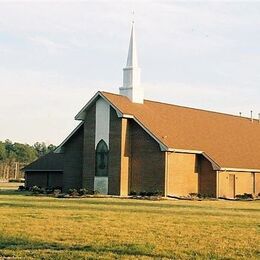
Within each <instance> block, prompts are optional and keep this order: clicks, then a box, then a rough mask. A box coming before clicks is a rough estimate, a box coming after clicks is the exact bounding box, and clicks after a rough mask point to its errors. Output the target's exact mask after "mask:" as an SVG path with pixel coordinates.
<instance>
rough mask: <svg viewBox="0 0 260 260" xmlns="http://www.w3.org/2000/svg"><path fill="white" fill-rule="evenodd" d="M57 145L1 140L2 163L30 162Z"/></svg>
mask: <svg viewBox="0 0 260 260" xmlns="http://www.w3.org/2000/svg"><path fill="white" fill-rule="evenodd" d="M55 148H56V146H55V145H53V144H50V145H47V144H46V143H45V142H36V143H35V144H33V145H29V144H22V143H17V142H14V143H13V142H12V141H10V140H9V139H7V140H5V141H4V142H2V141H0V163H11V162H19V163H23V164H29V163H31V162H33V161H34V160H36V159H37V158H39V157H41V156H43V155H45V154H47V153H49V152H51V151H53V150H54V149H55Z"/></svg>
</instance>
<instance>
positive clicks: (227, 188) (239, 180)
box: [219, 171, 255, 198]
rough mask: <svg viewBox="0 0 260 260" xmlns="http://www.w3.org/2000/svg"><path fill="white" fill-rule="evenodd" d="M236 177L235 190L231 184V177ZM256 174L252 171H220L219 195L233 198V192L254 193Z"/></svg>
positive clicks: (236, 193)
mask: <svg viewBox="0 0 260 260" xmlns="http://www.w3.org/2000/svg"><path fill="white" fill-rule="evenodd" d="M232 176H234V177H235V185H234V189H235V190H234V192H233V187H232V185H230V179H231V178H233V177H232ZM254 183H255V181H254V174H253V173H251V172H228V171H226V172H220V173H219V196H220V197H227V198H232V197H233V193H235V195H240V194H244V193H249V194H253V193H254Z"/></svg>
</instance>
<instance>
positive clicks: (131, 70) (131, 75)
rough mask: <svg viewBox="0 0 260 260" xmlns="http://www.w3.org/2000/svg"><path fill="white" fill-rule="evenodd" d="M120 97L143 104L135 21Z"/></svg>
mask: <svg viewBox="0 0 260 260" xmlns="http://www.w3.org/2000/svg"><path fill="white" fill-rule="evenodd" d="M119 92H120V95H124V96H127V97H128V98H129V99H130V100H131V101H132V102H134V103H143V99H144V98H143V96H144V94H143V89H142V87H141V86H140V68H139V67H138V59H137V49H136V37H135V27H134V21H133V22H132V30H131V37H130V43H129V49H128V56H127V62H126V67H125V68H124V69H123V87H121V88H119Z"/></svg>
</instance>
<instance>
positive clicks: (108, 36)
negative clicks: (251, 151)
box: [0, 0, 260, 144]
mask: <svg viewBox="0 0 260 260" xmlns="http://www.w3.org/2000/svg"><path fill="white" fill-rule="evenodd" d="M133 8H134V10H135V23H136V34H137V46H138V53H139V63H140V67H141V69H142V73H141V78H142V79H141V80H142V84H143V85H144V88H145V98H147V99H152V100H158V101H163V102H167V103H174V104H178V105H184V106H191V107H197V108H203V109H208V110H214V111H220V112H226V113H231V114H238V113H239V112H242V113H243V115H244V116H249V115H250V110H253V111H254V116H255V117H257V114H258V113H260V102H259V98H260V18H259V14H260V2H259V1H155V0H150V1H144V0H143V1H140V0H139V1H113V0H110V1H94V0H93V1H81V2H79V1H66V2H65V1H41V2H40V1H26V2H25V1H0V90H1V102H0V140H5V139H7V138H9V139H11V140H13V141H18V142H27V143H30V144H31V143H34V142H36V141H45V142H47V143H54V144H59V143H60V142H61V141H62V140H63V139H64V138H65V137H66V136H67V135H68V134H69V132H70V131H71V130H72V129H73V128H74V127H75V126H76V125H77V123H78V122H77V121H75V120H74V116H75V115H76V114H77V112H78V111H79V110H80V109H81V108H82V107H83V105H84V104H85V103H87V101H88V100H89V99H90V98H91V97H92V96H93V95H94V94H95V92H97V91H98V90H106V91H109V92H115V93H118V88H119V87H120V86H121V84H122V68H123V67H124V66H125V63H126V58H127V50H128V43H129V37H130V27H131V19H132V14H131V12H132V9H133Z"/></svg>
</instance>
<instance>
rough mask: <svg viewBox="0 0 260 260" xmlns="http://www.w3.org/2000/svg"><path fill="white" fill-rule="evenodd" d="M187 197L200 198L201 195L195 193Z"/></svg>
mask: <svg viewBox="0 0 260 260" xmlns="http://www.w3.org/2000/svg"><path fill="white" fill-rule="evenodd" d="M189 196H190V197H192V198H200V197H201V195H200V194H199V193H196V192H191V193H189Z"/></svg>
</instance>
